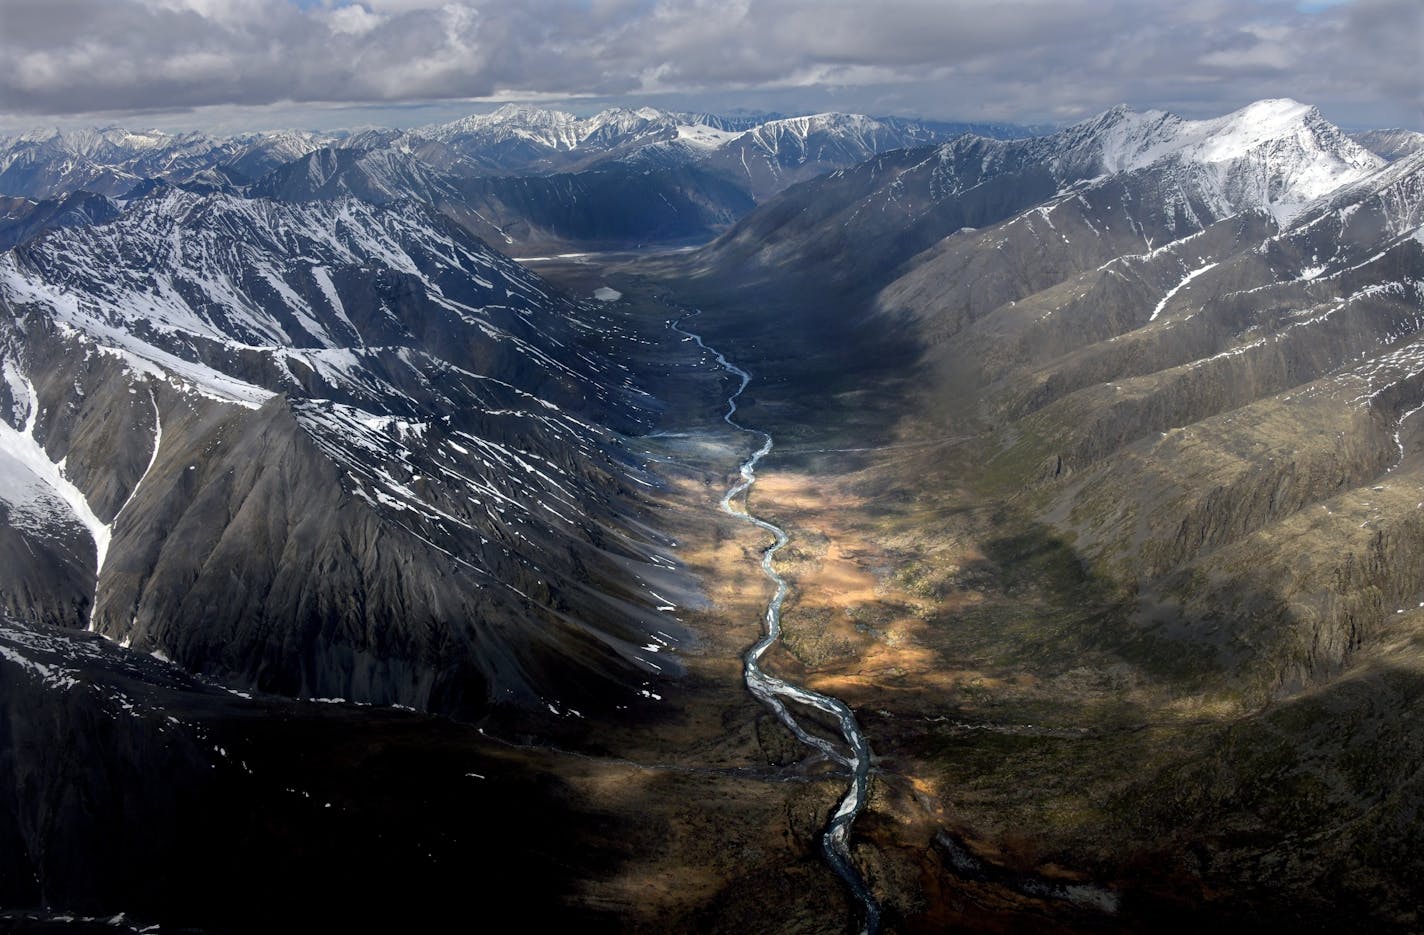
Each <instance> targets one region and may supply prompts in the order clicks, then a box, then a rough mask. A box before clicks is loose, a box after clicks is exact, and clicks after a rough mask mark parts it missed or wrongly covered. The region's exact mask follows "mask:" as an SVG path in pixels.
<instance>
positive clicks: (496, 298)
mask: <svg viewBox="0 0 1424 935" xmlns="http://www.w3.org/2000/svg"><path fill="white" fill-rule="evenodd" d="M0 263H3V286H0V292H3V298H0V301H3V304H4V307H5V309H6V313H7V314H6V318H5V320H4V322H3V324H0V327H3V331H4V338H3V347H4V348H5V352H4V357H5V375H6V380H5V383H4V388H3V390H0V394H3V396H4V398H3V399H0V404H2V405H0V409H3V411H4V414H5V416H6V425H5V427H4V430H5V431H7V432H8V436H9V437H11V438H12V440H14V441H15V443H16V445H17V446H19V448H20V449H22V450H23V451H24V452H25V453H26V460H25V463H24V464H22V465H20V466H19V467H17V468H16V469H15V470H14V471H12V472H11V474H13V475H15V476H16V477H17V478H18V479H19V481H23V483H20V482H19V481H17V482H16V483H15V484H13V485H7V488H6V491H5V494H4V498H5V500H6V502H7V504H9V505H10V506H9V511H10V514H11V516H12V517H15V516H22V517H23V516H29V517H34V516H43V517H46V518H45V520H44V521H43V522H40V521H31V522H29V523H28V525H27V524H26V523H24V522H17V521H13V520H12V522H11V524H10V527H9V529H8V530H7V533H8V534H9V535H10V537H11V540H12V541H11V542H10V543H9V544H8V546H9V548H10V550H11V552H12V553H13V552H15V550H17V549H19V548H21V547H23V546H25V545H30V546H36V545H38V546H40V547H39V548H38V549H37V551H36V557H35V559H34V561H33V562H28V561H27V562H22V563H18V564H17V565H15V566H11V570H10V571H8V572H7V574H8V575H10V576H11V578H12V579H13V581H12V582H7V590H6V600H7V606H8V608H9V610H10V611H11V613H12V614H14V615H15V616H17V617H19V618H21V619H27V620H36V621H47V622H65V623H71V624H74V623H87V624H88V625H89V626H91V627H92V628H94V629H96V630H98V631H100V632H102V633H104V634H106V635H108V636H110V637H111V638H113V639H115V640H119V641H123V642H125V643H127V644H130V645H133V646H134V647H136V648H140V649H144V650H150V649H152V650H161V651H162V652H164V653H166V654H168V655H169V656H170V657H172V658H174V659H175V660H178V661H180V662H181V663H182V664H183V665H185V666H186V667H187V668H189V669H190V670H192V671H197V672H203V673H206V674H209V675H212V676H214V677H216V678H219V679H222V680H224V681H226V682H228V683H231V684H239V685H243V686H253V687H259V688H262V689H264V690H273V691H280V692H284V693H289V694H298V695H311V696H334V697H347V698H352V699H355V700H363V701H371V702H378V703H385V704H391V703H400V704H406V705H412V706H416V707H422V708H432V709H437V710H442V711H476V710H479V709H480V708H481V707H482V706H484V705H487V704H488V703H490V702H491V701H496V700H498V701H513V700H520V701H523V702H526V703H538V702H539V701H541V700H545V701H547V702H550V703H553V704H555V705H556V706H561V705H562V704H564V703H572V700H571V699H579V702H580V703H583V704H589V703H595V704H596V703H598V702H597V699H600V698H601V699H603V700H604V701H606V702H607V703H609V704H612V703H614V701H615V700H617V701H620V702H621V700H622V699H623V698H625V697H627V696H630V695H634V694H635V693H636V690H637V689H640V688H641V687H642V683H643V681H644V680H645V678H646V676H647V673H650V672H655V671H658V667H656V666H653V665H652V664H651V663H650V661H649V660H648V658H647V654H648V652H649V651H648V650H647V649H646V648H645V647H646V646H648V645H650V643H651V640H650V639H649V636H648V632H649V628H650V627H654V626H657V627H661V628H663V629H666V624H665V622H664V621H663V620H662V619H661V618H658V617H657V615H656V614H655V613H654V612H653V611H652V610H651V607H650V605H651V603H652V598H650V597H649V596H648V595H647V594H646V593H642V592H640V591H639V590H637V588H636V587H635V586H631V585H630V582H629V581H628V575H627V573H626V570H625V567H626V563H627V562H630V561H632V562H635V563H641V562H647V561H648V560H649V559H648V555H649V554H650V553H652V554H654V555H656V554H657V553H658V552H659V550H660V549H659V546H658V545H657V544H656V543H655V542H651V541H646V537H645V535H644V534H642V533H633V532H631V531H630V529H631V528H632V527H631V526H630V525H629V524H628V523H627V522H626V521H625V520H626V519H627V518H628V517H631V513H630V512H629V511H633V510H636V509H637V505H636V496H635V495H633V494H632V489H636V488H637V487H638V486H639V485H641V484H646V483H649V481H648V480H646V479H645V478H644V477H643V476H642V474H641V471H640V468H639V467H638V466H637V465H636V464H635V463H632V462H631V461H630V460H629V459H628V458H627V457H626V456H624V455H622V454H621V453H620V448H619V445H618V441H617V437H616V436H615V434H614V433H613V432H614V430H617V429H625V430H626V429H630V428H632V427H634V426H636V425H637V424H638V420H639V419H640V418H641V412H640V406H641V405H643V403H642V400H645V399H646V396H640V395H639V392H638V391H637V390H636V389H635V388H634V387H633V386H632V383H631V379H630V377H629V374H628V372H627V370H626V369H625V368H622V367H620V366H619V365H617V364H615V363H614V362H613V361H612V360H611V359H610V358H608V357H607V356H605V355H604V353H603V350H604V349H606V348H607V347H609V346H611V345H608V344H607V343H606V342H609V341H616V340H618V339H617V337H616V336H614V335H603V334H600V333H598V332H596V331H594V330H593V329H592V328H591V327H590V326H589V325H588V324H587V323H585V322H583V321H581V320H580V316H581V315H583V314H585V312H584V310H581V309H580V308H579V307H578V306H576V305H574V304H572V303H571V302H569V301H568V300H566V299H563V298H559V297H558V296H556V295H555V294H554V293H553V292H552V291H551V290H550V289H549V287H548V286H547V285H545V284H543V283H541V282H539V281H538V280H536V279H534V278H533V277H532V276H530V275H529V274H528V273H526V272H524V271H523V270H521V269H520V268H519V267H517V266H515V265H514V264H512V263H510V262H509V261H507V260H505V259H503V258H502V257H499V256H498V255H496V254H493V253H492V252H489V251H488V250H487V249H486V248H485V247H484V246H483V245H482V244H481V243H479V242H478V241H476V240H474V239H472V238H470V237H469V236H468V235H465V234H463V233H462V232H460V231H459V230H458V228H456V227H455V226H454V225H453V224H452V223H451V222H449V221H447V220H445V219H443V218H441V217H440V216H439V215H438V214H436V213H434V212H433V211H432V210H431V209H428V208H422V207H416V206H412V205H409V204H407V205H404V206H399V207H394V208H390V209H382V208H377V207H375V206H372V205H370V204H367V203H364V202H359V201H352V200H344V201H331V202H314V203H311V204H307V205H303V206H296V205H288V204H280V203H275V202H268V201H260V200H241V199H235V198H230V197H227V196H221V195H216V196H197V195H192V194H188V193H184V192H170V193H167V194H163V195H161V196H157V197H154V198H151V199H147V200H144V201H141V202H139V203H137V204H136V205H134V206H133V207H131V208H130V209H129V211H128V212H127V213H126V214H125V215H124V217H122V218H120V219H119V220H118V221H115V222H113V223H111V224H108V225H102V226H96V227H91V228H85V229H82V230H75V231H71V232H65V233H64V234H62V235H55V236H51V237H49V238H46V239H42V240H40V241H38V242H36V243H34V244H32V245H31V246H29V247H26V248H23V249H21V250H19V251H17V252H14V253H11V254H9V255H7V256H6V257H4V258H3V260H0ZM56 504H59V505H56ZM86 539H88V541H87V542H86V541H85V540H86ZM655 561H657V562H660V563H662V564H669V563H668V562H667V560H666V559H662V558H657V559H655ZM56 569H61V570H65V571H66V573H65V574H64V575H61V576H58V577H55V576H53V575H52V574H51V573H52V572H54V571H55V570H56ZM96 569H97V575H96ZM657 574H658V572H657V571H651V570H650V580H656V578H655V576H656V575H657ZM36 581H50V582H53V584H52V585H51V586H50V587H49V588H48V590H44V589H38V586H37V585H36V584H35V582H36ZM27 595H28V596H27ZM86 598H87V599H86ZM640 604H641V608H640V607H639V605H640Z"/></svg>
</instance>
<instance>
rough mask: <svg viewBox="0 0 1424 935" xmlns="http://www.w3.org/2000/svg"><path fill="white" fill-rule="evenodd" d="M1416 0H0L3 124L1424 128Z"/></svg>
mask: <svg viewBox="0 0 1424 935" xmlns="http://www.w3.org/2000/svg"><path fill="white" fill-rule="evenodd" d="M1421 50H1424V0H1345V2H1340V0H1333V2H1332V0H1177V2H1157V0H999V2H976V0H456V2H451V0H362V2H348V0H0V128H3V129H10V130H13V129H15V128H17V127H26V126H38V125H49V124H56V123H58V124H74V123H100V124H108V123H121V124H124V125H131V126H162V127H168V128H176V127H196V128H211V129H234V130H235V129H248V128H272V127H279V126H304V127H317V128H332V127H338V126H358V125H372V124H375V125H389V126H410V125H416V124H421V123H429V122H432V121H435V120H443V119H450V118H452V117H455V116H458V115H462V114H465V113H471V112H477V111H485V110H489V109H491V108H492V106H493V103H494V102H500V101H507V100H530V101H539V102H544V103H548V104H560V105H563V106H565V107H566V109H572V110H575V111H579V112H583V111H591V110H595V109H598V108H599V107H600V106H603V105H607V104H613V103H617V104H632V105H635V106H640V105H644V104H647V105H652V106H656V107H664V108H669V109H703V110H716V111H727V110H733V109H743V110H757V111H761V110H779V111H784V112H807V111H812V110H830V109H835V110H847V111H859V112H868V113H873V114H905V115H918V116H924V117H934V118H946V119H962V120H1002V121H1018V122H1035V123H1039V122H1049V123H1060V122H1065V121H1071V120H1074V119H1077V118H1081V117H1084V116H1088V115H1091V114H1093V113H1096V112H1098V111H1101V110H1103V109H1105V108H1107V107H1110V106H1112V105H1114V104H1117V103H1120V102H1126V103H1128V104H1131V105H1133V106H1135V107H1160V108H1165V109H1168V110H1172V111H1175V112H1177V113H1181V114H1183V115H1185V116H1189V117H1201V116H1211V115H1215V114H1220V113H1225V112H1227V111H1229V110H1233V109H1235V108H1237V107H1239V106H1241V105H1243V104H1245V103H1248V102H1250V101H1252V100H1256V99H1258V98H1262V97H1294V98H1296V99H1298V100H1302V101H1307V102H1309V103H1313V104H1317V105H1318V106H1319V107H1320V108H1321V110H1322V111H1323V112H1324V113H1325V115H1326V117H1328V118H1330V119H1332V120H1334V121H1335V122H1336V123H1339V124H1341V125H1344V126H1347V127H1364V126H1407V127H1412V128H1415V129H1424V70H1421V58H1424V52H1422V51H1421Z"/></svg>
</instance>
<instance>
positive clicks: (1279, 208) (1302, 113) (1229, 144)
mask: <svg viewBox="0 0 1424 935" xmlns="http://www.w3.org/2000/svg"><path fill="white" fill-rule="evenodd" d="M1050 140H1052V141H1053V145H1054V146H1056V147H1057V148H1059V149H1060V151H1061V152H1062V155H1061V156H1060V162H1061V163H1081V162H1096V163H1097V170H1098V171H1099V172H1101V173H1106V174H1114V173H1122V172H1136V171H1139V170H1143V169H1147V168H1149V167H1151V168H1167V169H1173V170H1174V171H1175V172H1176V174H1177V175H1178V177H1179V178H1180V180H1181V183H1182V184H1183V185H1184V186H1186V187H1187V188H1188V189H1190V190H1191V192H1192V193H1193V195H1194V196H1195V197H1199V198H1201V199H1202V200H1203V201H1204V202H1205V203H1206V204H1208V205H1209V206H1210V207H1211V208H1212V209H1213V210H1214V211H1215V212H1216V213H1218V214H1230V213H1235V212H1236V211H1240V210H1243V209H1247V208H1257V209H1261V210H1266V211H1269V212H1271V213H1272V214H1274V215H1275V216H1276V218H1277V219H1278V220H1281V221H1287V220H1289V219H1290V218H1292V217H1294V216H1295V215H1296V214H1298V213H1299V212H1300V210H1301V209H1302V208H1303V207H1304V206H1305V205H1306V204H1308V203H1309V202H1311V201H1313V200H1315V199H1316V198H1319V197H1321V196H1323V195H1326V194H1329V193H1330V192H1332V191H1334V190H1336V189H1338V188H1340V187H1341V186H1343V185H1348V184H1350V183H1352V182H1355V181H1358V180H1359V179H1362V178H1364V177H1365V176H1366V175H1368V174H1369V173H1371V172H1374V171H1376V170H1377V169H1379V168H1380V167H1381V166H1382V165H1384V160H1383V159H1381V158H1380V157H1378V156H1376V155H1375V154H1373V153H1371V152H1369V151H1368V150H1366V149H1365V148H1364V147H1362V146H1360V145H1359V144H1358V143H1356V142H1354V141H1353V140H1351V139H1350V138H1349V137H1347V136H1346V135H1345V134H1344V133H1342V132H1341V131H1340V130H1339V129H1338V128H1337V127H1335V126H1334V125H1333V124H1331V123H1329V122H1328V121H1327V120H1325V119H1324V118H1323V117H1322V116H1321V115H1320V112H1319V111H1318V110H1316V109H1315V108H1314V107H1312V106H1310V105H1308V104H1302V103H1300V102H1298V101H1294V100H1291V99H1289V98H1277V99H1269V100H1262V101H1256V102H1255V103H1252V104H1248V105H1247V106H1245V107H1243V108H1241V109H1240V110H1237V111H1234V112H1232V113H1229V114H1226V115H1225V116H1222V117H1216V118H1213V119H1209V120H1186V119H1183V118H1181V117H1178V116H1176V115H1175V114H1170V113H1166V112H1164V111H1159V110H1147V111H1142V112H1138V111H1133V110H1131V109H1130V108H1127V107H1125V106H1119V107H1115V108H1113V109H1112V110H1109V111H1107V112H1106V113H1104V114H1101V115H1099V116H1098V117H1095V118H1093V119H1092V120H1089V121H1085V122H1084V123H1081V124H1078V125H1077V126H1074V127H1070V128H1069V129H1068V130H1065V131H1063V133H1061V134H1057V135H1056V136H1055V137H1052V138H1050Z"/></svg>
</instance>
